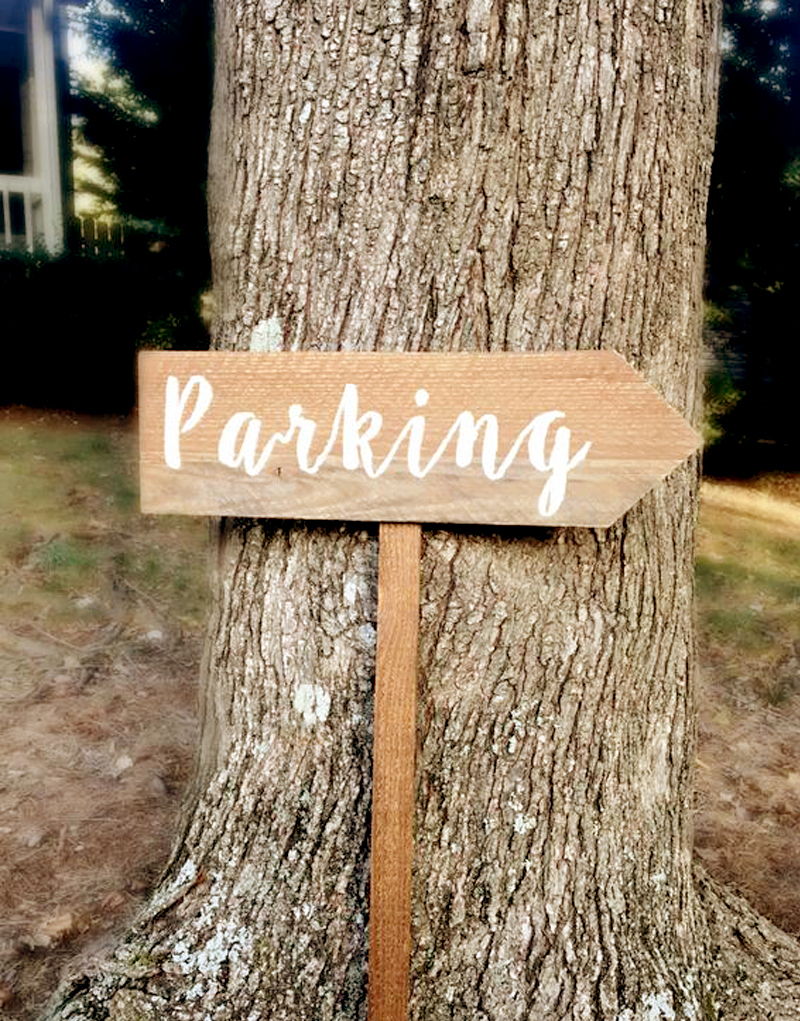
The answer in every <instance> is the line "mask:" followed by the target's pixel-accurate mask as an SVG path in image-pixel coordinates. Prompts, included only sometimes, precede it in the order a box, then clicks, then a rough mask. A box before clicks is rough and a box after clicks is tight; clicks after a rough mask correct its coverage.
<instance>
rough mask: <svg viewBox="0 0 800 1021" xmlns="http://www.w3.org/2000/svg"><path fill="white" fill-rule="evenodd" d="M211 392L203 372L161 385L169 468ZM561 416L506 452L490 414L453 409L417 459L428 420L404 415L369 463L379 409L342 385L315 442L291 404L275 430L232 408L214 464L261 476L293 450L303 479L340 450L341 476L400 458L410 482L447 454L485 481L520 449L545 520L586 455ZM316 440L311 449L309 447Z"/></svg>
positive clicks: (523, 434) (418, 400) (541, 421)
mask: <svg viewBox="0 0 800 1021" xmlns="http://www.w3.org/2000/svg"><path fill="white" fill-rule="evenodd" d="M213 400H214V389H213V386H212V384H211V383H210V382H209V380H208V379H207V378H206V377H205V376H203V375H199V374H198V375H193V376H191V377H190V378H189V380H188V381H187V382H186V383H184V384H183V385H181V381H180V380H179V379H178V377H177V376H174V375H170V376H169V377H168V378H167V381H166V388H165V402H164V461H165V462H166V464H167V465H168V466H169V467H170V468H172V469H174V470H176V471H177V470H180V468H181V463H182V462H181V437H182V436H183V435H184V434H186V433H188V432H190V431H191V430H192V429H194V428H195V427H196V426H198V425H199V423H200V422H201V420H202V419H203V418H204V416H205V415H206V414H207V413H208V412H209V410H210V409H211V406H212V403H213ZM429 400H430V394H429V392H428V391H427V390H426V389H424V388H419V389H417V391H416V393H415V394H414V403H415V404H416V406H417V407H418V408H424V407H425V406H426V405H427V404H428V402H429ZM564 418H565V415H564V412H563V411H559V410H556V409H553V410H548V411H542V412H540V413H539V414H537V415H535V416H534V417H533V418H531V419H530V421H528V422H527V423H526V424H525V426H524V427H523V428H522V429H521V430H520V432H519V434H518V435H517V437H516V438H515V439H514V441H513V442H512V444H511V446H510V448H509V449H508V450H507V451H505V453H503V452H501V451H500V449H499V444H500V440H499V433H500V429H499V423H498V418H497V416H496V415H493V414H482V415H480V416H479V417H477V418H476V416H475V414H474V413H473V412H472V411H469V410H467V409H465V410H463V411H461V412H459V413H458V414H457V415H456V416H455V419H454V421H453V422H452V424H451V425H450V426H449V428H448V429H447V431H446V432H445V434H444V436H442V437H441V439H440V440H439V442H438V444H437V445H436V446H435V448H434V450H433V452H432V453H430V454H429V455H428V456H427V457H425V456H424V455H423V445H424V443H425V440H426V438H427V437H426V429H427V425H428V423H427V419H426V416H425V415H423V414H416V415H412V416H410V417H409V418H408V419H407V420H406V421H405V423H404V424H403V425H402V427H401V428H400V430H399V432H398V434H397V436H396V437H395V438H394V440H393V441H392V443H391V446H390V447H389V450H388V452H387V453H385V454H384V455H382V456H380V457H378V458H376V456H375V453H374V451H373V443H374V441H376V440H377V439H378V437H379V436H380V434H381V431H382V429H383V424H384V419H383V415H382V414H381V412H380V411H378V410H376V409H374V408H370V409H367V410H363V411H362V410H361V407H360V404H359V390H358V386H357V385H356V384H355V383H346V384H345V385H344V387H343V389H342V393H341V398H340V400H339V403H338V407H337V408H336V411H335V413H334V415H333V420H332V422H331V423H330V425H329V427H328V430H327V438H326V439H325V440H324V443H322V444H321V445H320V440H319V438H318V434H319V437H321V436H322V435H324V433H323V428H322V426H321V424H320V423H318V422H317V421H316V420H315V419H313V418H310V417H307V415H306V414H305V413H304V410H303V407H302V405H300V404H291V405H290V406H289V409H288V422H286V423H285V428H284V429H283V430H282V431H274V432H271V433H270V431H269V428H265V426H264V422H263V420H262V419H261V418H259V417H258V416H257V415H256V414H255V413H254V412H252V411H236V412H234V413H233V414H232V415H230V416H229V417H228V418H227V420H226V421H225V423H224V425H223V427H222V429H221V431H220V434H219V439H218V442H217V460H218V461H219V463H220V464H221V465H224V466H226V467H227V468H233V469H243V470H244V471H245V472H246V473H247V475H249V476H251V477H254V476H258V475H260V474H261V473H262V472H263V471H264V470H265V469H266V468H267V467H268V466H269V464H270V460H271V458H272V457H273V453H274V452H275V449H276V447H277V446H278V445H281V446H284V447H287V446H289V445H291V444H293V445H294V449H295V456H296V463H297V467H298V469H299V470H300V471H301V472H304V473H306V474H308V475H316V474H317V473H318V472H319V471H320V470H321V469H323V467H324V465H325V463H326V462H327V461H328V460H329V458H332V457H333V456H334V451H336V450H339V451H340V455H341V464H342V467H343V468H345V469H346V470H347V471H357V470H359V469H360V470H362V471H363V472H364V473H365V474H366V475H367V476H368V478H371V479H377V478H380V476H381V475H383V474H384V473H385V472H386V471H387V469H389V467H390V466H392V465H393V464H394V463H395V461H396V460H397V459H400V458H402V459H403V460H404V461H405V466H406V468H407V470H408V472H409V473H410V474H411V475H412V476H413V477H414V478H416V479H422V478H425V476H426V475H428V474H429V473H430V472H431V471H433V470H434V469H435V468H436V466H437V465H438V464H439V462H440V461H441V460H442V458H443V456H444V455H445V454H446V452H448V451H451V452H452V453H453V456H454V463H455V465H456V466H457V467H458V468H460V469H466V468H469V467H471V466H472V464H473V462H475V461H478V462H479V464H480V467H481V470H482V472H483V474H484V476H485V477H486V478H487V479H489V480H491V481H494V480H497V479H501V478H503V476H504V475H505V474H506V473H507V471H508V470H509V468H510V467H511V465H512V464H513V462H514V461H515V460H516V458H517V457H518V456H519V455H520V452H521V451H524V452H523V457H526V458H527V460H528V463H529V464H530V466H531V468H532V469H533V470H534V471H536V472H539V473H541V474H542V475H544V476H546V482H545V484H544V486H543V488H542V490H541V493H540V495H539V500H538V509H539V513H540V514H541V516H542V517H545V518H547V517H552V515H553V514H555V513H556V512H557V511H558V509H559V508H560V507H561V504H562V503H563V501H564V496H565V493H566V486H567V479H568V476H569V473H570V472H571V471H572V470H573V469H574V468H575V467H577V465H579V464H580V463H581V462H582V461H583V460H584V459H585V458H586V456H587V454H588V453H589V449H590V447H591V442H590V441H587V442H585V443H583V445H582V446H581V447H580V448H579V449H578V450H577V451H575V453H572V452H571V443H572V434H571V431H570V429H569V428H568V426H566V425H563V424H559V425H556V423H558V422H560V421H561V420H562V419H564ZM315 441H316V446H315Z"/></svg>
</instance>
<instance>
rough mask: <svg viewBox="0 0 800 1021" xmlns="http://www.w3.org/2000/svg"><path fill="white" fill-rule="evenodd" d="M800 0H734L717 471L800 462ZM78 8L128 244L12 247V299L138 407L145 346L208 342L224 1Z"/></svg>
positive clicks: (714, 346)
mask: <svg viewBox="0 0 800 1021" xmlns="http://www.w3.org/2000/svg"><path fill="white" fill-rule="evenodd" d="M793 2H796V0H724V30H723V37H722V50H723V52H722V57H723V61H722V88H721V97H720V117H719V128H718V137H717V150H716V158H715V163H714V170H713V177H712V185H711V194H710V204H709V221H708V242H709V247H708V263H707V277H706V284H707V287H706V291H707V304H706V318H705V337H706V396H707V401H706V425H705V432H706V442H707V450H706V469H707V471H708V472H711V473H715V474H721V475H726V474H727V475H748V474H751V473H753V472H755V471H757V470H764V469H782V470H796V469H797V467H798V465H797V464H796V461H797V459H798V451H797V444H796V442H795V437H796V435H797V427H796V425H795V421H794V388H795V385H796V384H795V380H796V378H797V375H798V371H799V370H800V345H798V343H797V341H796V335H797V327H796V322H795V309H794V287H795V286H796V285H797V282H798V281H800V105H799V104H798V102H797V96H798V84H799V82H798V79H799V78H800V62H798V51H799V50H800V18H798V12H797V10H796V9H795V8H794V7H793V6H792V3H793ZM71 19H72V22H71V36H72V49H73V58H74V59H73V60H72V62H71V111H72V118H73V125H74V153H75V167H76V197H77V204H78V208H79V210H81V211H88V213H89V215H101V216H109V217H111V219H113V220H114V221H115V222H116V223H117V224H119V225H120V226H121V228H122V229H123V231H124V232H125V236H126V239H127V240H126V243H125V246H124V253H122V252H119V253H117V254H116V255H115V256H114V257H113V258H112V257H108V256H107V255H105V256H104V255H102V254H100V253H99V251H98V250H97V249H95V250H94V251H91V250H90V252H89V257H88V258H87V257H86V254H85V252H84V255H83V256H80V255H79V254H77V253H76V252H75V251H74V250H73V251H72V252H71V253H68V254H66V255H64V256H62V257H60V258H57V259H55V260H52V259H48V258H46V257H44V256H41V257H24V258H18V259H15V258H14V257H11V256H8V257H2V259H1V260H0V298H2V301H3V306H4V308H5V309H7V310H9V309H10V311H9V312H7V314H8V315H10V318H11V329H12V330H13V331H14V332H13V333H12V334H11V335H16V336H19V335H20V333H19V331H20V330H23V331H25V330H26V328H27V331H28V333H29V332H30V329H31V328H32V327H34V326H36V333H37V336H43V337H47V338H50V341H51V342H52V343H55V344H59V343H60V341H59V340H57V338H59V337H60V338H63V340H64V342H63V344H61V345H60V346H61V347H62V348H66V347H68V346H69V344H68V342H67V340H66V336H67V334H66V332H65V326H66V324H67V323H68V322H69V324H70V333H69V334H68V335H69V336H70V337H80V338H81V341H80V342H81V344H83V345H84V350H85V353H86V358H87V359H89V360H90V361H91V360H93V359H95V358H96V359H97V364H98V367H99V366H100V364H101V363H102V365H103V366H105V367H107V372H106V375H107V378H108V384H109V391H111V390H112V389H113V390H116V391H117V397H113V399H112V395H111V393H110V392H109V398H108V399H107V400H106V402H105V404H106V405H107V407H106V408H105V410H115V411H119V412H126V411H128V410H129V409H130V402H131V401H132V394H133V390H132V382H131V381H130V375H129V367H130V365H131V363H132V358H133V352H134V351H135V349H136V348H137V347H139V346H142V345H146V346H165V345H171V344H175V345H177V346H180V347H203V346H205V344H206V343H207V336H206V333H205V328H204V326H203V322H202V309H201V305H202V296H203V294H204V292H207V289H208V287H209V281H210V267H209V256H208V238H207V225H206V205H205V203H206V195H205V182H206V171H207V164H206V160H207V141H208V125H209V116H210V107H211V91H212V72H213V56H212V35H213V29H212V8H211V3H210V0H89V2H88V3H87V4H85V5H84V6H82V7H76V8H71ZM76 54H77V57H76ZM81 259H83V261H81ZM15 261H16V262H17V263H19V264H18V265H11V264H10V263H12V262H15ZM23 293H24V298H25V305H24V306H23V304H22V302H23ZM31 294H33V295H34V296H35V295H37V294H39V295H41V298H39V299H38V300H37V303H36V304H35V305H34V306H33V307H34V309H35V310H36V312H35V318H36V319H37V322H36V323H31V322H30V321H28V322H27V323H26V320H25V315H26V313H25V311H24V308H28V309H30V307H31V306H30V304H29V301H30V295H31ZM47 305H51V306H53V308H54V309H56V308H57V309H58V310H59V312H60V318H59V317H58V316H57V315H56V312H55V311H51V310H50V309H48V308H46V306H47ZM122 309H125V314H124V315H121V314H120V310H122ZM59 324H60V325H59ZM79 324H81V325H79ZM73 326H74V328H75V332H74V333H73V332H71V331H72V327H73ZM42 331H44V332H42ZM30 357H31V358H32V357H33V355H32V354H31V355H30ZM59 366H60V369H63V368H64V366H62V365H60V363H59ZM123 368H124V370H125V382H124V385H123V384H122V383H120V384H119V385H117V379H116V373H117V371H118V370H119V371H120V372H122V371H123ZM40 375H41V374H40ZM18 378H19V380H20V388H18V389H17V388H12V389H11V390H10V391H9V392H7V393H4V394H0V397H2V399H4V400H6V402H13V403H31V402H32V403H36V404H38V405H40V406H42V405H48V406H53V405H54V404H55V405H57V404H58V403H59V402H60V403H65V402H72V403H75V402H76V401H77V402H78V403H83V404H84V405H85V408H76V410H101V408H100V407H99V406H97V407H95V408H89V404H91V403H92V402H91V401H87V400H84V398H83V396H82V395H81V392H80V391H81V387H80V385H78V386H77V388H76V387H73V386H70V387H64V386H62V387H61V388H59V387H58V386H57V385H55V384H54V385H52V386H50V385H46V386H45V385H43V386H42V387H41V388H40V390H39V391H38V392H37V389H36V388H37V386H38V385H39V384H38V382H37V380H36V379H28V378H27V375H25V377H24V378H22V377H18ZM62 379H63V376H62ZM6 390H9V387H8V384H6ZM73 395H74V397H73Z"/></svg>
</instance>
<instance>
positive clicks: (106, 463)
mask: <svg viewBox="0 0 800 1021" xmlns="http://www.w3.org/2000/svg"><path fill="white" fill-rule="evenodd" d="M206 544H207V530H206V526H205V522H204V521H201V520H199V519H192V518H168V517H163V518H162V517H159V518H153V517H144V516H143V515H142V514H140V513H139V508H138V481H137V475H136V436H135V431H134V429H133V427H132V426H131V425H130V424H127V423H125V422H122V421H120V420H114V419H100V420H94V421H93V420H90V419H75V418H73V417H69V416H61V417H57V418H52V417H47V416H43V415H40V416H38V417H37V416H36V415H34V414H30V415H21V416H13V415H7V416H6V417H5V418H0V565H10V567H11V568H12V569H13V572H12V573H13V576H12V574H10V573H9V572H8V571H6V572H4V573H3V575H2V577H0V613H2V614H3V618H4V619H5V620H7V621H9V622H10V623H12V625H13V622H14V621H15V620H16V621H18V622H20V624H22V623H23V622H24V620H25V619H26V617H28V616H30V614H31V612H34V611H35V612H36V613H37V614H40V615H43V616H44V617H45V618H47V619H58V620H59V621H61V622H62V623H65V624H67V623H69V621H70V620H72V621H73V622H74V623H75V624H78V623H79V622H81V621H84V620H85V619H86V616H87V609H88V608H91V610H92V613H93V614H94V615H95V616H99V617H100V618H102V617H106V618H107V619H108V620H109V621H112V620H113V621H114V622H115V623H122V624H130V625H131V626H132V627H138V628H140V629H141V628H144V629H145V630H147V628H148V626H151V627H153V628H155V627H158V628H162V629H163V628H164V627H176V626H178V627H183V626H191V627H199V626H200V624H201V623H202V621H203V620H204V616H205V602H206V591H207V586H206V563H207V561H206V552H205V551H206ZM156 617H157V618H158V620H155V619H154V618H156Z"/></svg>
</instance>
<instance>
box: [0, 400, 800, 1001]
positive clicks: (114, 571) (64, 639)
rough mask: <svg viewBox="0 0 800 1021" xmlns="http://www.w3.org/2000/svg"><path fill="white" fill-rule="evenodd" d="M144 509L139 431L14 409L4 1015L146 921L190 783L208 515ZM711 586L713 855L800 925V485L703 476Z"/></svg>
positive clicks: (794, 928)
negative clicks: (148, 900) (130, 924)
mask: <svg viewBox="0 0 800 1021" xmlns="http://www.w3.org/2000/svg"><path fill="white" fill-rule="evenodd" d="M137 502H138V497H137V488H136V434H135V425H134V424H133V423H132V422H130V421H126V420H122V419H88V418H77V417H75V416H71V415H66V414H61V415H51V414H45V413H39V412H30V411H20V410H5V411H0V720H2V725H1V726H0V1017H2V1018H8V1019H9V1021H29V1019H32V1018H34V1017H35V1015H36V1012H37V1010H38V1009H39V1008H40V1007H41V1006H42V1004H43V1002H44V1001H45V1000H46V999H47V997H48V996H49V994H50V993H51V992H52V990H53V988H54V987H55V985H56V984H57V982H58V980H59V977H60V974H61V973H62V971H63V970H64V969H65V968H66V969H71V968H73V967H76V966H77V964H78V961H80V960H81V959H84V958H85V957H87V956H89V957H90V956H92V955H94V954H98V953H101V952H102V950H103V948H104V947H105V946H106V945H107V944H108V943H109V942H110V941H111V940H113V938H114V934H115V932H117V931H118V930H119V929H120V928H121V927H122V926H123V925H124V924H125V923H126V922H127V921H128V920H129V919H130V918H131V916H132V915H133V913H134V912H135V909H136V906H137V905H138V904H139V903H140V902H141V900H142V899H143V898H144V897H145V896H146V894H147V891H148V889H149V888H150V886H151V885H152V883H153V882H154V880H155V878H156V877H157V875H158V873H159V871H160V869H161V868H162V866H163V865H164V863H165V860H166V857H167V855H168V853H169V848H170V843H171V838H172V834H173V832H174V829H175V826H176V824H177V818H178V811H179V807H180V801H181V797H182V794H183V791H184V789H185V786H186V783H187V780H188V778H189V776H190V773H191V768H192V761H193V757H194V750H195V746H196V740H197V708H196V701H195V699H196V695H195V692H196V679H197V671H198V667H199V661H200V655H201V647H202V635H203V628H204V620H205V612H206V605H207V588H206V577H207V570H208V542H207V534H208V525H207V523H206V522H205V521H203V520H202V519H192V518H169V517H158V518H156V517H148V516H145V515H141V514H140V513H139V511H138V506H137ZM697 594H698V634H699V651H700V659H701V691H700V700H699V714H700V743H699V748H698V762H697V797H696V805H697V812H696V844H697V849H698V853H699V854H700V856H701V858H702V860H703V861H704V863H705V864H706V866H707V867H708V869H709V870H710V871H711V872H712V873H713V874H714V875H715V876H717V877H718V878H720V879H722V880H724V881H726V882H729V883H733V884H734V885H736V886H737V887H738V888H739V889H740V890H742V892H744V893H745V894H746V895H747V896H748V897H749V898H750V899H751V900H752V901H753V902H754V903H755V904H756V906H757V907H758V908H759V909H760V910H761V911H762V912H764V913H765V914H767V915H768V916H769V917H770V918H772V919H773V920H774V921H775V922H777V923H778V924H779V925H781V926H782V927H783V928H785V929H787V930H788V931H790V932H794V933H795V934H800V853H798V850H797V833H798V824H799V823H800V676H799V674H798V670H799V669H800V668H799V666H798V659H799V658H800V480H798V479H797V478H796V477H791V476H771V477H768V478H764V479H761V480H757V481H756V482H755V483H750V484H748V485H743V484H732V483H729V484H725V483H714V482H709V483H706V484H705V487H704V496H703V504H702V509H701V521H700V529H699V544H698V551H697ZM76 959H77V960H76Z"/></svg>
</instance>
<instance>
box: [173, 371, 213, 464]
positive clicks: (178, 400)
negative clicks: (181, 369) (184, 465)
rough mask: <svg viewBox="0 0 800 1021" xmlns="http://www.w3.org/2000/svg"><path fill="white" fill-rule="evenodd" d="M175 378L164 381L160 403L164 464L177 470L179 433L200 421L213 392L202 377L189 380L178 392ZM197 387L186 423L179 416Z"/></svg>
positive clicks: (179, 451)
mask: <svg viewBox="0 0 800 1021" xmlns="http://www.w3.org/2000/svg"><path fill="white" fill-rule="evenodd" d="M179 385H180V384H179V383H178V378H177V376H170V377H169V378H168V379H167V393H166V400H165V402H164V460H165V461H166V462H167V464H168V465H169V467H170V468H180V466H181V436H182V435H183V433H187V432H189V430H190V429H194V427H195V426H196V425H197V423H198V422H199V421H200V419H201V418H202V417H203V415H205V413H206V412H207V411H208V409H209V407H210V406H211V399H212V397H213V396H214V391H213V390H212V388H211V384H210V383H209V381H208V380H207V379H206V377H205V376H192V377H191V378H190V379H189V382H188V383H187V384H186V386H185V387H184V388H183V390H181V391H180V393H179V392H178V387H179ZM195 387H197V399H196V400H195V404H194V407H193V408H192V413H191V414H190V415H189V417H188V419H187V420H186V421H185V422H184V421H183V413H184V411H186V405H187V404H188V403H189V398H190V397H191V395H192V390H194V388H195Z"/></svg>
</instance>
